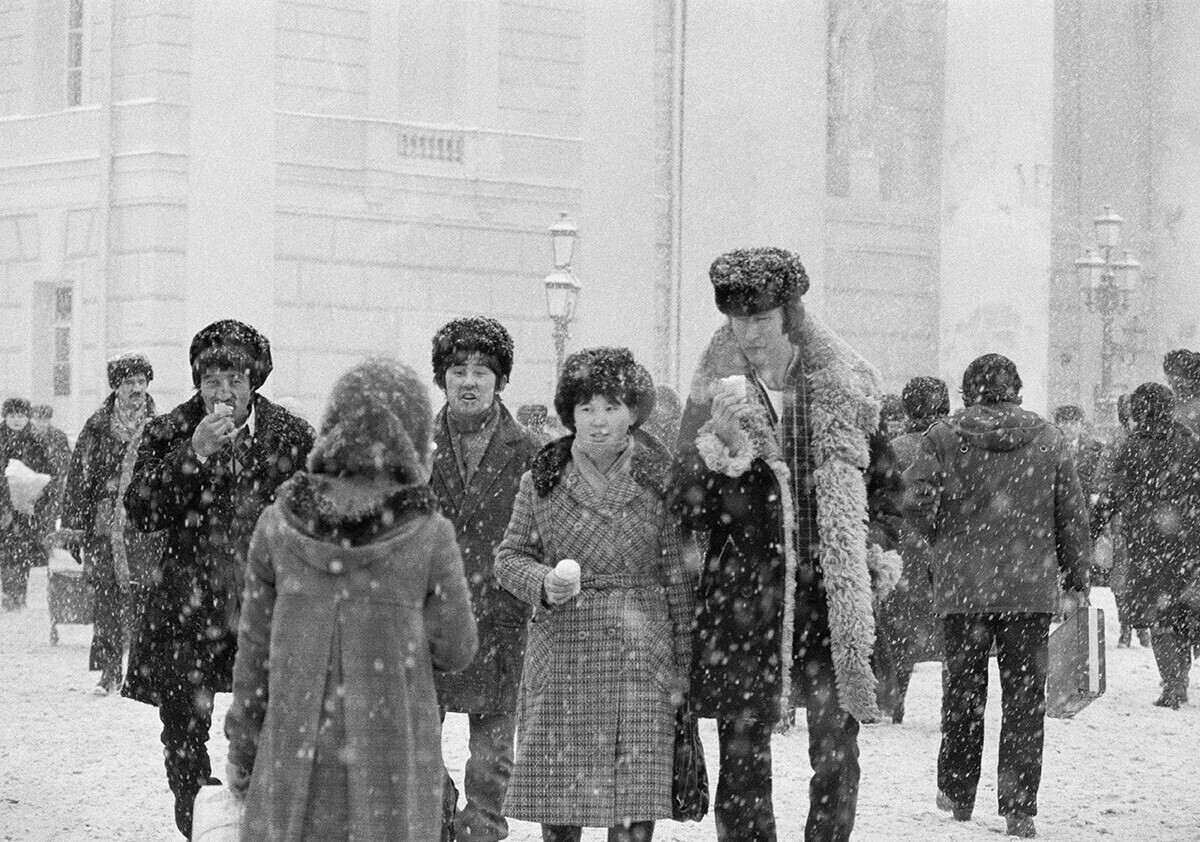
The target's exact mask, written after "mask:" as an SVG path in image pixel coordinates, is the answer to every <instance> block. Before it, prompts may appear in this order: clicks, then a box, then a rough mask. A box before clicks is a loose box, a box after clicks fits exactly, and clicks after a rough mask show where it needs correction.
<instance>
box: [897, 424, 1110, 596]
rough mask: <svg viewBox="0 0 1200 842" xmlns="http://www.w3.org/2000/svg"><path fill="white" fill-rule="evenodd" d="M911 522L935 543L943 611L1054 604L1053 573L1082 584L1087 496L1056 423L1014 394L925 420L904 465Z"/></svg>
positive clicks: (1087, 549) (936, 589) (1087, 548)
mask: <svg viewBox="0 0 1200 842" xmlns="http://www.w3.org/2000/svg"><path fill="white" fill-rule="evenodd" d="M905 478H906V479H907V480H908V483H909V486H910V492H909V494H908V496H907V499H906V505H905V507H906V511H907V514H908V515H909V517H910V523H912V524H913V526H914V528H917V529H918V530H919V531H920V532H921V533H922V534H923V535H925V536H926V538H927V539H928V540H929V542H930V544H931V545H932V548H933V551H932V558H931V566H932V570H933V599H934V605H933V607H934V611H935V612H936V613H937V614H939V615H946V614H975V613H1000V612H1043V613H1053V612H1054V611H1055V610H1056V608H1057V605H1058V592H1059V574H1060V572H1061V573H1062V574H1064V575H1065V577H1066V585H1067V587H1068V588H1071V589H1078V590H1082V589H1085V588H1086V587H1087V582H1088V567H1089V566H1090V564H1091V542H1090V540H1089V536H1088V513H1087V502H1086V501H1085V500H1084V497H1083V490H1082V488H1081V487H1080V484H1079V476H1078V474H1077V473H1076V471H1075V462H1074V458H1073V457H1072V454H1071V447H1070V444H1069V443H1068V442H1067V440H1066V437H1065V436H1064V435H1063V434H1062V432H1061V431H1060V430H1059V429H1058V428H1057V427H1055V426H1054V425H1052V424H1049V423H1047V422H1046V421H1045V420H1044V419H1042V418H1041V417H1039V416H1038V415H1036V414H1035V413H1032V412H1028V411H1027V410H1024V409H1022V408H1021V407H1020V406H1018V405H1016V404H1012V403H996V404H978V405H976V406H972V407H970V408H968V409H966V410H964V411H963V412H962V413H961V414H960V415H958V416H956V417H955V418H954V419H951V420H947V421H941V422H938V423H937V424H935V425H933V426H932V427H930V428H929V431H928V432H927V433H926V434H925V439H924V446H923V448H922V451H921V455H920V457H918V459H917V462H916V463H915V464H914V465H913V466H912V467H911V468H909V470H908V471H907V473H906V474H905Z"/></svg>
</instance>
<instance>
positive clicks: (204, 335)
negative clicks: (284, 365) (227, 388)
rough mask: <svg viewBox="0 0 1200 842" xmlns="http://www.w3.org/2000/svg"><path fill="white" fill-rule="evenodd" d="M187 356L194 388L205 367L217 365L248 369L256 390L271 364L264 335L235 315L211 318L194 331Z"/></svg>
mask: <svg viewBox="0 0 1200 842" xmlns="http://www.w3.org/2000/svg"><path fill="white" fill-rule="evenodd" d="M188 360H189V362H190V363H191V365H192V385H193V386H196V387H197V388H199V386H200V375H201V374H202V373H203V371H204V369H206V368H208V367H210V366H217V367H220V368H236V369H246V370H248V371H249V372H250V388H251V389H254V390H256V391H257V390H258V389H259V388H261V387H262V384H263V383H265V382H266V381H267V376H268V375H269V374H270V373H271V369H272V368H273V367H274V365H273V363H272V362H271V343H270V342H268V341H267V337H265V336H263V335H262V334H261V333H259V332H258V331H257V330H255V329H254V328H252V327H250V325H248V324H245V323H244V322H239V321H237V320H236V319H222V320H221V321H219V322H213V323H212V324H210V325H209V326H208V327H206V328H204V329H203V330H202V331H200V332H199V333H197V334H196V336H195V338H194V339H192V347H191V348H190V349H189V351H188Z"/></svg>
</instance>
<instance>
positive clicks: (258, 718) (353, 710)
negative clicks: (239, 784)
mask: <svg viewBox="0 0 1200 842" xmlns="http://www.w3.org/2000/svg"><path fill="white" fill-rule="evenodd" d="M245 581H246V585H245V592H244V595H243V597H242V605H243V608H242V614H241V621H240V626H239V628H238V640H239V647H238V654H237V661H236V664H235V667H234V681H233V703H232V704H231V706H230V708H229V713H228V715H227V717H226V720H225V733H226V735H227V736H228V737H229V758H230V760H231V761H232V762H233V763H234V764H236V765H237V766H239V767H240V768H242V769H243V770H249V771H251V773H252V774H251V777H250V787H249V790H248V791H247V795H246V817H245V821H244V823H243V827H242V839H244V840H246V842H251V840H253V842H267V841H268V840H295V842H300V840H304V839H320V840H328V841H329V842H334V841H335V840H354V839H363V840H367V839H370V840H379V842H429V840H436V839H437V838H438V836H439V835H440V833H441V826H442V806H441V805H442V780H443V778H442V776H443V775H444V774H445V773H444V771H443V766H442V753H441V724H440V716H439V712H438V704H437V696H436V693H435V691H434V685H433V677H434V671H435V670H439V669H442V670H454V669H461V668H462V667H464V666H466V664H467V663H468V662H469V661H470V660H471V657H472V655H473V654H474V653H475V643H476V640H475V621H474V618H473V617H472V615H471V604H470V599H469V597H468V595H467V584H466V580H465V579H464V578H463V568H462V559H461V556H460V555H459V551H458V546H457V545H456V543H455V541H454V529H453V527H452V526H451V525H450V523H449V521H447V520H446V519H445V518H444V517H442V516H441V515H439V514H437V513H436V501H435V499H434V495H433V493H432V492H431V491H430V490H429V487H428V486H426V485H414V486H401V485H399V484H395V483H390V484H387V485H386V486H384V487H383V488H382V489H380V490H379V491H378V492H375V491H373V490H372V489H371V487H370V484H367V485H366V486H364V485H363V484H362V483H360V482H359V481H356V480H349V479H331V478H329V477H323V476H320V475H310V474H299V475H297V476H296V477H295V478H293V479H292V480H289V481H288V483H286V484H285V485H284V486H283V487H282V488H281V489H280V493H279V500H278V501H277V502H276V503H275V504H273V505H272V506H271V507H270V508H268V509H267V510H266V511H265V512H263V515H262V517H261V518H260V519H259V522H258V526H257V528H256V529H255V531H254V537H253V540H252V541H251V544H250V553H249V558H248V567H247V571H246V580H245Z"/></svg>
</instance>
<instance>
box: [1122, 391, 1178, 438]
mask: <svg viewBox="0 0 1200 842" xmlns="http://www.w3.org/2000/svg"><path fill="white" fill-rule="evenodd" d="M1129 414H1130V415H1131V416H1132V417H1133V423H1134V424H1135V425H1136V426H1137V429H1138V430H1140V431H1142V432H1147V433H1151V434H1160V435H1161V434H1163V433H1165V432H1166V431H1167V430H1169V429H1170V428H1171V424H1172V423H1173V417H1174V414H1175V393H1174V392H1172V391H1171V390H1170V389H1169V388H1168V387H1166V386H1164V385H1163V384H1161V383H1143V384H1142V385H1141V386H1138V387H1137V388H1136V389H1134V390H1133V395H1132V396H1131V397H1130V398H1129Z"/></svg>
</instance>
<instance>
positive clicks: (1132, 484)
mask: <svg viewBox="0 0 1200 842" xmlns="http://www.w3.org/2000/svg"><path fill="white" fill-rule="evenodd" d="M1118 514H1119V515H1120V516H1121V525H1120V529H1121V537H1122V538H1123V539H1124V542H1125V548H1126V553H1127V554H1128V565H1129V572H1128V578H1127V580H1126V592H1127V594H1128V610H1127V612H1126V616H1125V622H1127V623H1129V624H1130V625H1132V626H1135V627H1137V628H1142V627H1144V626H1151V625H1153V624H1154V622H1155V620H1156V619H1157V618H1158V615H1159V613H1160V611H1161V610H1162V609H1164V608H1166V607H1168V606H1170V605H1173V604H1175V603H1176V602H1177V601H1178V599H1179V596H1180V594H1181V593H1182V591H1183V589H1184V588H1185V587H1186V585H1187V584H1188V582H1190V581H1191V580H1192V578H1193V577H1194V576H1198V575H1200V550H1198V549H1197V548H1200V439H1198V438H1197V437H1196V436H1194V435H1192V433H1191V432H1190V431H1189V430H1188V428H1186V427H1184V426H1183V425H1182V424H1179V423H1169V424H1167V425H1166V426H1164V427H1161V428H1154V427H1151V428H1141V427H1139V428H1137V429H1135V430H1134V431H1133V432H1132V433H1130V434H1129V436H1128V437H1126V438H1125V440H1124V441H1123V442H1121V444H1120V447H1119V449H1118V450H1117V452H1116V454H1115V456H1114V458H1113V460H1112V465H1111V471H1110V473H1109V476H1108V482H1107V483H1106V484H1105V485H1104V487H1103V489H1102V491H1101V494H1100V499H1099V500H1098V501H1097V503H1096V507H1095V525H1094V527H1093V531H1094V532H1099V531H1100V530H1101V529H1103V528H1104V525H1105V524H1107V523H1108V521H1109V520H1110V519H1111V518H1112V517H1113V516H1114V515H1118Z"/></svg>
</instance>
